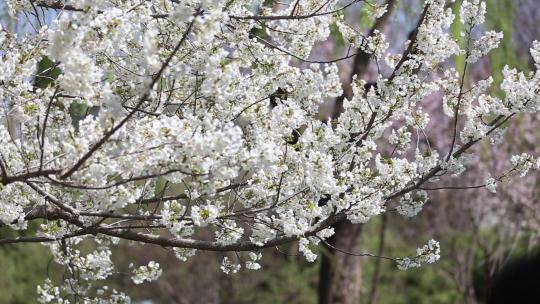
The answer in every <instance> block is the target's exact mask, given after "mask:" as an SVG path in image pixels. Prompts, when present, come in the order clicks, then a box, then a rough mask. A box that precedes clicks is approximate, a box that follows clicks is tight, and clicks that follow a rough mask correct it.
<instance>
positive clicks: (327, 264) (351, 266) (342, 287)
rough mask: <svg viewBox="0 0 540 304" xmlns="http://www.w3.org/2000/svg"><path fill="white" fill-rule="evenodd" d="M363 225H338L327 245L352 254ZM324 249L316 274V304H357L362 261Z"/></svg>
mask: <svg viewBox="0 0 540 304" xmlns="http://www.w3.org/2000/svg"><path fill="white" fill-rule="evenodd" d="M361 231H362V225H359V224H351V223H350V222H349V221H341V222H339V223H338V224H336V226H335V234H334V236H332V237H331V238H330V239H329V240H328V243H329V244H330V245H331V246H332V247H335V248H338V249H343V250H345V251H355V249H356V247H357V245H358V240H359V236H360V233H361ZM332 247H329V246H325V247H324V248H326V252H325V254H322V260H321V267H320V270H319V290H318V291H319V304H330V303H332V304H359V303H360V299H361V294H360V289H361V287H362V268H361V261H362V259H360V258H358V257H357V256H352V255H348V254H345V253H342V252H339V251H337V250H335V249H333V248H332Z"/></svg>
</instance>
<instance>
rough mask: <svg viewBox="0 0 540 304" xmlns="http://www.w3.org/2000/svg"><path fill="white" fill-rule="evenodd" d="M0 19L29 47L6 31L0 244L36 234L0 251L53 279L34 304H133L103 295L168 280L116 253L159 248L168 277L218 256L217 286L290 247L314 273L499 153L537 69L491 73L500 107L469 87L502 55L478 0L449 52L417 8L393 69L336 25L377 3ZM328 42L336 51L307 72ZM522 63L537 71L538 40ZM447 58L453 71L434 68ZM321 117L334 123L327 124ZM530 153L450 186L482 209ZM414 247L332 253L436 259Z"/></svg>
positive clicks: (201, 4) (31, 13)
mask: <svg viewBox="0 0 540 304" xmlns="http://www.w3.org/2000/svg"><path fill="white" fill-rule="evenodd" d="M360 2H363V3H361V4H360ZM388 4H391V5H390V7H389V5H388ZM7 5H8V7H9V12H10V14H11V15H13V16H17V15H18V16H25V17H26V18H27V22H29V24H30V25H31V26H32V27H33V29H34V30H33V32H32V33H31V34H26V35H17V34H15V33H12V32H9V31H8V30H6V29H1V31H0V60H1V64H0V96H1V99H0V100H1V105H2V107H1V110H0V111H1V116H2V119H3V122H2V124H1V125H0V174H1V175H0V176H1V177H0V225H1V226H0V227H1V229H13V230H20V231H26V230H28V228H27V227H28V224H29V223H30V222H33V221H37V222H39V223H42V224H41V226H40V228H39V230H38V231H37V232H35V235H32V236H22V237H16V238H4V239H0V244H1V245H3V246H5V245H8V244H12V243H28V242H37V243H41V244H43V245H44V246H47V247H48V248H49V249H50V250H51V252H52V254H53V256H54V261H55V262H56V263H57V264H59V265H63V266H64V267H65V269H66V272H65V276H64V280H63V281H61V282H53V281H52V280H47V281H46V282H44V283H43V284H42V285H40V286H38V293H39V301H41V302H43V303H47V302H60V303H71V302H85V303H86V302H88V303H90V302H96V303H101V302H111V301H112V302H118V303H123V302H129V301H130V300H129V296H128V295H126V294H124V293H123V292H121V291H117V290H114V289H111V288H108V287H107V286H104V285H103V284H102V282H100V281H103V280H105V279H107V278H108V277H110V276H111V275H113V274H117V273H129V275H130V276H131V279H132V281H133V283H134V284H141V283H143V282H147V281H152V280H155V279H157V278H158V277H159V276H160V274H161V272H162V270H161V269H160V266H159V264H158V263H156V262H153V261H151V262H150V263H148V264H147V265H133V264H132V265H130V266H129V267H128V268H129V269H117V268H116V267H115V265H114V263H113V261H112V251H111V249H112V248H114V247H115V246H117V245H118V244H120V243H122V244H123V243H129V244H131V245H132V246H137V245H139V244H150V245H155V246H162V247H166V248H170V250H172V251H174V253H175V254H176V256H177V257H178V259H179V260H181V261H185V260H186V259H188V258H189V257H190V256H193V255H195V254H196V253H197V252H198V251H218V252H223V253H224V258H223V261H222V266H221V269H222V270H223V272H225V273H228V274H230V273H236V272H238V270H239V269H241V268H242V267H245V268H247V269H251V270H257V269H259V268H260V267H261V266H260V264H259V261H260V259H261V258H262V255H261V250H262V249H264V248H268V247H275V246H278V245H281V244H285V243H291V242H298V248H299V251H300V252H301V253H302V254H303V255H304V256H305V258H306V259H307V260H308V261H315V260H316V258H317V255H316V254H315V253H314V252H313V249H314V247H315V246H317V245H320V244H325V245H326V246H330V247H331V248H333V249H334V250H337V251H340V250H342V249H340V248H339V247H338V246H335V245H333V244H332V243H331V242H329V241H328V239H329V238H330V237H331V236H332V235H333V234H334V226H335V225H336V224H338V223H351V224H356V225H358V224H361V223H366V222H367V221H369V220H370V219H372V218H374V217H376V216H379V215H381V214H384V213H385V212H390V211H392V212H397V213H399V214H401V215H403V216H405V217H413V216H415V215H416V214H418V213H419V212H420V211H421V210H422V206H423V205H424V203H425V202H426V201H427V200H428V191H429V192H430V193H431V192H434V191H437V190H439V189H446V188H448V187H447V186H445V184H441V182H442V180H447V179H452V178H454V179H456V178H459V179H461V177H460V176H462V175H463V174H464V172H467V169H468V167H470V166H471V164H469V160H470V159H471V157H470V155H469V154H468V153H469V152H471V151H472V148H473V147H474V146H475V145H477V144H479V143H481V142H489V143H491V144H494V145H496V144H497V143H499V142H500V141H501V140H502V139H503V134H504V131H505V129H506V128H507V125H508V124H510V123H511V122H512V118H514V117H516V116H519V115H523V114H534V113H536V112H537V111H538V110H539V109H540V97H539V96H540V95H539V92H540V73H538V72H535V73H530V74H524V73H519V72H518V71H516V70H514V69H511V68H509V67H506V68H504V70H503V75H504V80H503V81H502V84H501V86H500V89H501V90H502V91H503V92H504V93H505V97H504V98H498V97H496V96H492V95H490V93H489V92H490V91H491V90H490V89H491V85H492V82H493V80H492V79H491V78H487V79H482V80H480V81H477V82H475V83H473V84H472V85H470V86H469V85H467V84H466V81H465V75H466V73H467V71H468V69H470V67H471V66H473V65H474V64H475V63H476V62H477V61H478V60H479V59H480V58H482V57H483V56H485V55H486V54H488V52H489V51H490V50H492V49H494V48H496V47H497V46H498V43H499V40H500V39H501V38H502V34H501V33H498V32H495V31H487V32H483V31H482V30H481V25H482V24H483V23H484V16H485V13H486V12H485V4H484V3H483V2H481V1H479V0H471V1H463V3H462V5H461V10H460V13H459V16H457V18H459V21H458V22H460V23H461V25H462V32H461V35H462V38H463V39H459V40H456V39H454V38H453V37H452V35H450V33H449V27H450V26H451V24H452V23H453V22H454V19H455V18H456V16H454V14H453V13H452V11H451V9H449V8H447V7H446V3H445V1H442V0H428V1H426V3H425V5H424V7H423V10H422V13H421V16H420V18H419V20H418V23H417V26H416V27H415V29H414V30H413V31H412V33H411V35H410V36H409V40H408V41H407V42H406V43H405V45H404V46H403V47H402V51H401V52H399V53H395V52H394V51H393V50H390V49H388V46H389V43H388V42H387V41H386V38H385V35H383V34H382V31H381V30H379V29H378V28H377V27H374V29H373V31H370V33H369V35H363V34H362V33H361V32H360V31H359V30H358V29H356V28H355V26H354V25H351V24H349V23H348V22H346V20H345V19H344V18H343V15H344V13H345V12H346V11H347V10H348V9H351V8H353V7H354V6H355V5H369V6H371V7H372V10H371V12H372V17H373V18H374V19H376V20H377V21H380V20H382V19H383V18H386V17H387V14H386V13H387V12H388V10H390V9H391V8H392V7H391V6H392V5H393V2H391V1H389V3H386V5H385V4H384V3H383V4H381V3H378V2H371V1H370V2H368V1H359V0H351V1H349V2H344V1H338V0H329V1H323V2H322V1H315V0H305V1H291V2H290V3H288V4H280V5H277V6H275V5H274V3H273V1H247V0H228V1H226V0H218V1H208V0H201V1H197V0H186V1H182V0H171V1H144V2H138V1H101V0H94V1H66V2H62V1H47V0H44V1H36V0H12V1H7ZM47 12H49V13H53V12H54V13H55V15H54V16H55V17H54V18H52V20H51V18H46V13H47ZM47 16H49V15H47ZM377 21H376V22H377ZM332 27H335V28H337V29H338V31H339V32H340V33H341V35H342V36H343V38H344V40H345V41H346V43H347V49H348V51H347V52H346V54H345V55H344V56H341V57H338V58H333V59H330V60H329V59H328V58H314V57H313V54H314V53H315V52H313V50H314V48H316V47H317V46H318V43H320V42H324V41H325V40H327V39H328V37H329V35H330V31H331V28H332ZM479 30H480V31H479ZM531 54H532V56H533V59H534V62H535V67H536V68H538V67H539V66H540V43H538V42H535V43H533V46H532V48H531ZM454 56H463V58H464V59H465V64H464V66H463V67H462V69H461V70H456V68H452V67H451V65H449V64H448V62H449V61H450V60H451V59H452V58H453V57H454ZM349 58H355V60H360V59H362V60H364V61H366V60H367V61H369V62H373V63H374V64H375V65H376V67H377V75H376V77H375V81H374V82H369V83H368V82H366V81H365V80H364V79H362V77H363V76H364V75H363V74H362V73H359V72H358V71H357V70H354V69H353V73H352V78H351V83H350V84H348V83H343V82H342V81H341V80H340V77H339V68H338V63H339V62H341V61H344V60H347V59H349ZM434 99H435V100H437V101H438V107H439V108H440V109H442V111H443V112H444V113H445V114H446V116H447V117H448V118H449V119H450V121H451V128H450V130H451V132H450V133H449V134H448V135H447V138H445V139H438V138H433V137H432V136H430V134H433V133H435V132H436V130H437V129H441V128H446V125H445V124H443V123H440V122H439V121H434V120H430V115H429V114H428V111H427V110H425V108H426V107H427V102H428V101H432V100H434ZM332 100H335V101H336V104H337V105H338V107H336V109H337V110H336V111H334V113H332V114H331V115H326V116H324V115H321V113H323V112H321V111H320V109H321V107H322V105H323V104H324V103H325V102H328V101H332ZM430 103H431V104H433V102H430ZM321 116H322V117H321ZM435 134H440V132H439V133H435ZM433 140H440V141H441V142H444V143H446V144H445V145H442V148H441V145H436V144H435V143H434V142H433ZM389 146H390V147H391V149H388V147H389ZM526 152H527V151H519V152H517V153H516V154H515V155H511V156H509V158H508V160H507V162H506V166H504V167H502V168H500V171H499V172H491V175H490V176H489V177H487V178H486V179H485V182H483V183H481V184H474V185H471V184H467V185H460V186H453V187H454V188H455V189H462V188H479V189H480V188H486V189H487V190H489V191H491V192H494V191H496V189H497V186H498V185H499V184H500V183H504V182H507V181H508V180H509V179H510V178H514V177H520V176H521V177H522V176H525V175H526V174H527V173H528V171H530V170H531V169H538V168H539V167H540V161H539V160H538V159H537V158H535V157H534V156H533V155H530V154H527V153H526ZM208 232H210V235H212V237H208V235H209V233H208ZM83 244H84V245H86V246H84V249H83V248H82V247H83V246H81V245H83ZM88 244H90V245H88ZM416 245H418V246H419V248H418V249H417V250H416V253H414V254H411V256H410V257H386V256H379V255H377V254H372V253H365V252H345V253H346V254H348V255H350V256H373V257H376V258H379V259H388V260H392V261H393V262H395V264H396V266H397V268H399V269H408V268H411V267H420V266H421V265H423V264H425V263H432V262H435V261H436V260H437V259H438V258H439V253H440V248H439V243H438V242H437V241H435V240H429V241H428V242H427V244H426V245H422V244H412V246H416ZM89 246H90V247H92V250H88V247H89Z"/></svg>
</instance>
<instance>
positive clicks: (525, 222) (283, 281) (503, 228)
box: [0, 0, 540, 304]
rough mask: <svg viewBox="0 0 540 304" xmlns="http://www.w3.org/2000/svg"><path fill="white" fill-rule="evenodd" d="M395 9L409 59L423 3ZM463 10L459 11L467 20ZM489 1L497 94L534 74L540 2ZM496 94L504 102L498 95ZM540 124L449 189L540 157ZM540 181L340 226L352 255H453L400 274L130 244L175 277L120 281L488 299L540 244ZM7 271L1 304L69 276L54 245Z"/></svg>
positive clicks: (327, 53)
mask: <svg viewBox="0 0 540 304" xmlns="http://www.w3.org/2000/svg"><path fill="white" fill-rule="evenodd" d="M274 2H276V3H277V2H278V1H274ZM379 2H381V1H379ZM389 2H390V3H391V4H394V5H395V7H394V9H393V11H392V12H391V14H389V15H388V18H387V19H386V20H385V21H384V24H378V25H376V26H377V27H378V28H380V30H381V31H384V32H385V33H386V35H387V37H388V39H387V40H388V41H389V43H390V45H391V47H390V50H391V51H392V52H394V53H396V54H397V53H399V52H400V50H402V48H403V42H404V41H406V40H407V37H408V35H409V33H410V31H412V30H413V29H414V26H415V25H416V23H417V20H418V16H419V14H420V10H421V7H422V1H420V0H401V1H389ZM459 2H460V1H455V3H454V4H451V3H449V4H448V5H449V7H450V8H452V9H454V11H455V12H456V13H457V12H458V11H459ZM485 2H486V3H487V7H488V18H487V22H486V24H485V29H494V30H497V31H502V32H504V35H505V36H504V39H503V40H502V43H501V45H500V47H499V48H498V49H496V50H495V51H493V52H492V53H491V54H490V55H489V56H488V57H486V58H484V59H483V60H481V61H480V62H479V63H477V64H475V65H474V66H473V67H472V68H471V69H469V70H468V74H467V75H466V76H467V78H466V79H467V83H468V84H469V86H470V85H471V84H473V83H474V82H476V81H478V80H480V79H485V78H486V77H488V76H489V75H493V77H494V79H495V86H494V87H496V86H497V84H498V83H500V81H501V77H502V75H501V72H500V71H501V70H502V67H503V66H504V65H509V66H511V67H514V68H517V69H519V70H521V71H530V70H532V68H533V66H532V59H531V57H530V55H529V47H530V46H531V44H532V41H533V40H540V21H539V20H540V5H539V4H540V3H539V2H538V0H486V1H485ZM285 3H286V2H285ZM276 5H286V4H276ZM52 14H53V13H47V16H48V18H53V17H54V15H52ZM346 19H347V20H348V23H349V24H353V25H355V26H356V27H357V28H360V29H362V30H363V31H365V33H367V32H369V30H370V29H371V28H372V27H374V24H375V23H374V20H373V19H372V18H370V7H369V6H367V5H364V4H362V3H359V4H356V5H354V6H352V7H351V8H350V9H349V10H348V11H347V13H346ZM0 22H1V24H2V26H3V27H4V28H7V29H10V30H11V31H13V32H17V33H19V34H20V35H24V33H26V32H31V31H32V30H33V29H32V26H31V25H30V24H31V20H30V19H26V17H25V16H19V18H10V17H9V16H8V15H7V11H6V8H5V3H4V1H3V0H0ZM459 31H460V29H459V26H458V25H457V24H456V25H455V26H453V27H452V34H453V35H455V37H456V38H458V39H459V34H458V33H459ZM346 48H347V47H346V46H345V43H344V41H343V38H342V37H341V35H340V34H339V33H338V31H337V30H334V31H332V35H331V37H330V38H329V40H328V41H325V42H323V43H320V44H319V45H318V47H317V48H315V50H314V52H313V54H312V56H313V57H314V58H319V59H320V58H328V59H331V58H338V57H339V56H342V55H343V54H345V53H346V51H347V50H346ZM0 56H1V52H0ZM448 64H449V65H454V64H455V65H456V67H457V69H458V70H460V69H459V67H460V66H463V59H462V58H455V59H454V62H449V63H448ZM298 65H301V64H300V63H298ZM352 65H353V63H352V60H349V61H342V62H340V63H339V66H340V69H341V71H342V73H343V75H342V76H343V81H344V82H347V81H348V78H349V77H350V73H351V70H352ZM372 65H373V64H370V63H369V62H367V63H365V66H364V68H363V72H362V73H361V74H362V75H361V77H362V78H364V79H366V80H373V77H374V76H376V68H375V67H374V66H372ZM492 93H493V94H498V95H500V94H501V93H500V92H499V91H498V90H497V89H493V92H492ZM335 107H336V105H335V104H333V103H332V102H331V101H329V102H327V103H326V105H325V107H323V108H322V109H321V112H322V113H324V112H325V111H333V108H335ZM426 108H430V109H431V108H432V121H436V122H437V123H438V125H440V126H448V127H441V128H437V129H435V130H433V131H432V133H430V134H429V136H430V138H432V141H433V142H434V143H435V146H436V147H437V146H441V147H442V146H445V144H446V141H447V140H448V138H449V134H450V123H449V121H447V118H446V117H445V116H444V115H442V111H441V108H442V107H441V103H440V101H438V100H437V99H436V98H434V99H433V101H427V103H426ZM327 113H328V112H327ZM439 122H440V124H439ZM538 127H539V124H538V117H534V116H521V117H518V118H517V119H516V120H514V123H513V124H511V125H510V126H509V132H508V133H507V134H506V140H505V141H503V144H501V145H499V146H496V147H494V146H491V145H489V144H488V143H486V144H482V145H479V146H478V147H477V148H476V151H475V152H476V158H475V161H474V162H473V165H472V166H471V168H470V170H469V171H467V172H466V173H465V174H464V175H463V176H462V177H461V178H460V179H459V180H458V181H452V180H448V181H445V185H449V186H451V185H453V183H455V184H456V185H457V184H459V185H464V184H468V185H474V184H482V183H483V181H484V180H485V178H486V177H487V175H488V174H489V172H500V171H501V170H502V168H504V166H505V165H506V164H507V161H508V159H509V155H513V154H517V153H520V152H522V151H528V152H530V153H532V154H533V155H540V151H539V150H540V148H539V147H538V145H537V143H538V142H539V141H540V128H538ZM539 183H540V175H538V174H530V175H528V176H527V177H526V178H522V179H514V180H511V181H509V182H506V183H504V184H502V185H500V186H499V187H498V188H497V194H496V195H495V194H491V193H489V192H488V191H486V190H483V189H481V190H440V191H434V192H432V193H430V200H429V202H428V203H427V204H426V206H425V207H424V210H423V211H422V212H421V213H420V214H419V215H418V216H416V217H413V218H410V219H405V218H402V217H400V216H399V215H398V214H395V212H388V213H387V214H386V215H384V216H380V217H377V218H376V219H374V220H372V221H370V222H369V223H367V224H365V225H363V226H359V225H349V224H341V225H340V226H339V227H336V231H337V233H336V235H335V236H334V239H333V240H332V241H333V244H336V246H337V247H338V248H340V249H343V250H345V251H350V252H370V253H373V254H377V255H384V256H392V257H400V256H409V255H411V253H413V252H414V249H415V248H416V247H417V246H419V245H422V244H425V243H427V241H428V240H429V239H431V238H434V239H436V240H438V241H440V243H441V248H442V254H441V259H440V260H439V261H438V262H437V263H435V264H433V265H428V266H426V267H422V268H419V269H413V270H408V271H399V270H397V269H396V268H395V265H394V264H393V263H392V262H387V261H384V260H381V259H376V258H367V257H354V256H349V255H345V254H343V253H340V252H336V251H335V250H331V249H330V248H325V247H321V248H319V250H318V251H319V258H318V259H317V261H316V262H315V263H308V262H306V261H305V259H304V258H303V257H302V256H299V255H298V249H297V245H296V244H290V245H287V246H281V247H279V248H273V249H267V250H265V253H264V254H263V260H262V263H261V264H262V266H263V267H262V269H261V270H259V271H250V270H246V269H242V270H241V271H240V272H239V273H237V274H233V275H225V274H224V273H222V272H221V270H220V263H221V260H222V258H223V254H217V253H202V252H201V253H199V254H197V255H196V256H195V257H193V258H191V259H190V260H188V261H186V262H180V261H179V260H178V259H177V258H175V256H174V253H173V252H172V251H171V250H170V249H165V248H158V247H150V246H143V247H141V246H128V245H125V246H122V247H120V248H118V249H115V254H114V259H116V260H117V261H118V265H120V266H121V267H120V269H122V268H123V269H126V268H127V265H128V264H129V263H130V262H131V261H133V262H134V263H135V264H142V263H145V262H148V261H149V260H155V261H158V262H159V263H160V264H161V265H162V268H163V270H164V272H163V275H162V276H161V278H160V279H159V280H157V281H156V282H153V283H145V284H144V285H138V286H135V285H133V284H132V282H131V280H130V278H129V276H127V275H125V274H122V273H118V274H116V275H114V276H113V279H111V280H109V282H108V284H110V285H111V286H112V287H114V288H117V289H118V290H121V291H124V292H126V293H128V294H130V295H132V297H133V300H135V302H136V303H148V304H150V303H208V304H212V303H216V304H217V303H317V302H318V303H363V304H372V303H390V304H402V303H403V304H404V303H418V304H422V303H430V304H436V303H482V302H483V301H484V299H485V297H486V293H487V288H488V286H489V284H490V281H491V280H492V278H493V275H494V273H495V272H496V271H497V270H498V269H500V267H501V266H502V265H504V263H506V262H507V261H508V260H509V259H511V258H512V257H516V256H522V255H526V254H530V253H533V252H537V250H538V248H539V247H538V245H539V244H538V241H539V233H538V232H539V231H540V229H539V228H540V205H539V203H540V202H539V200H540V193H539V192H540V186H539ZM36 226H37V224H36ZM33 229H35V227H34V228H33ZM14 235H16V233H15V232H10V231H7V230H4V229H2V230H0V237H1V238H3V237H8V236H14ZM0 271H1V274H0V303H33V302H35V298H36V285H37V284H40V283H41V282H43V280H44V279H45V278H47V277H50V278H52V279H54V280H61V277H62V270H61V269H58V268H56V266H55V265H54V263H53V262H52V261H51V256H50V254H49V253H48V252H47V249H46V248H45V247H42V246H40V245H37V244H18V245H4V246H1V247H0Z"/></svg>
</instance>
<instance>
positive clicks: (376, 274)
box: [368, 213, 388, 304]
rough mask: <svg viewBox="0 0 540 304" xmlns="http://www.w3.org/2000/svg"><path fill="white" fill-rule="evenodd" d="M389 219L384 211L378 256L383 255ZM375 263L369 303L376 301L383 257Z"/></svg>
mask: <svg viewBox="0 0 540 304" xmlns="http://www.w3.org/2000/svg"><path fill="white" fill-rule="evenodd" d="M387 221H388V215H387V214H386V213H383V215H382V218H381V230H380V232H379V248H378V249H377V256H382V255H383V253H384V239H385V237H384V236H385V234H386V223H387ZM375 263H376V264H375V271H374V272H373V278H372V279H371V289H370V291H369V299H368V304H373V303H376V299H377V288H378V287H379V281H380V280H381V264H382V259H380V258H378V259H377V260H376V262H375Z"/></svg>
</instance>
